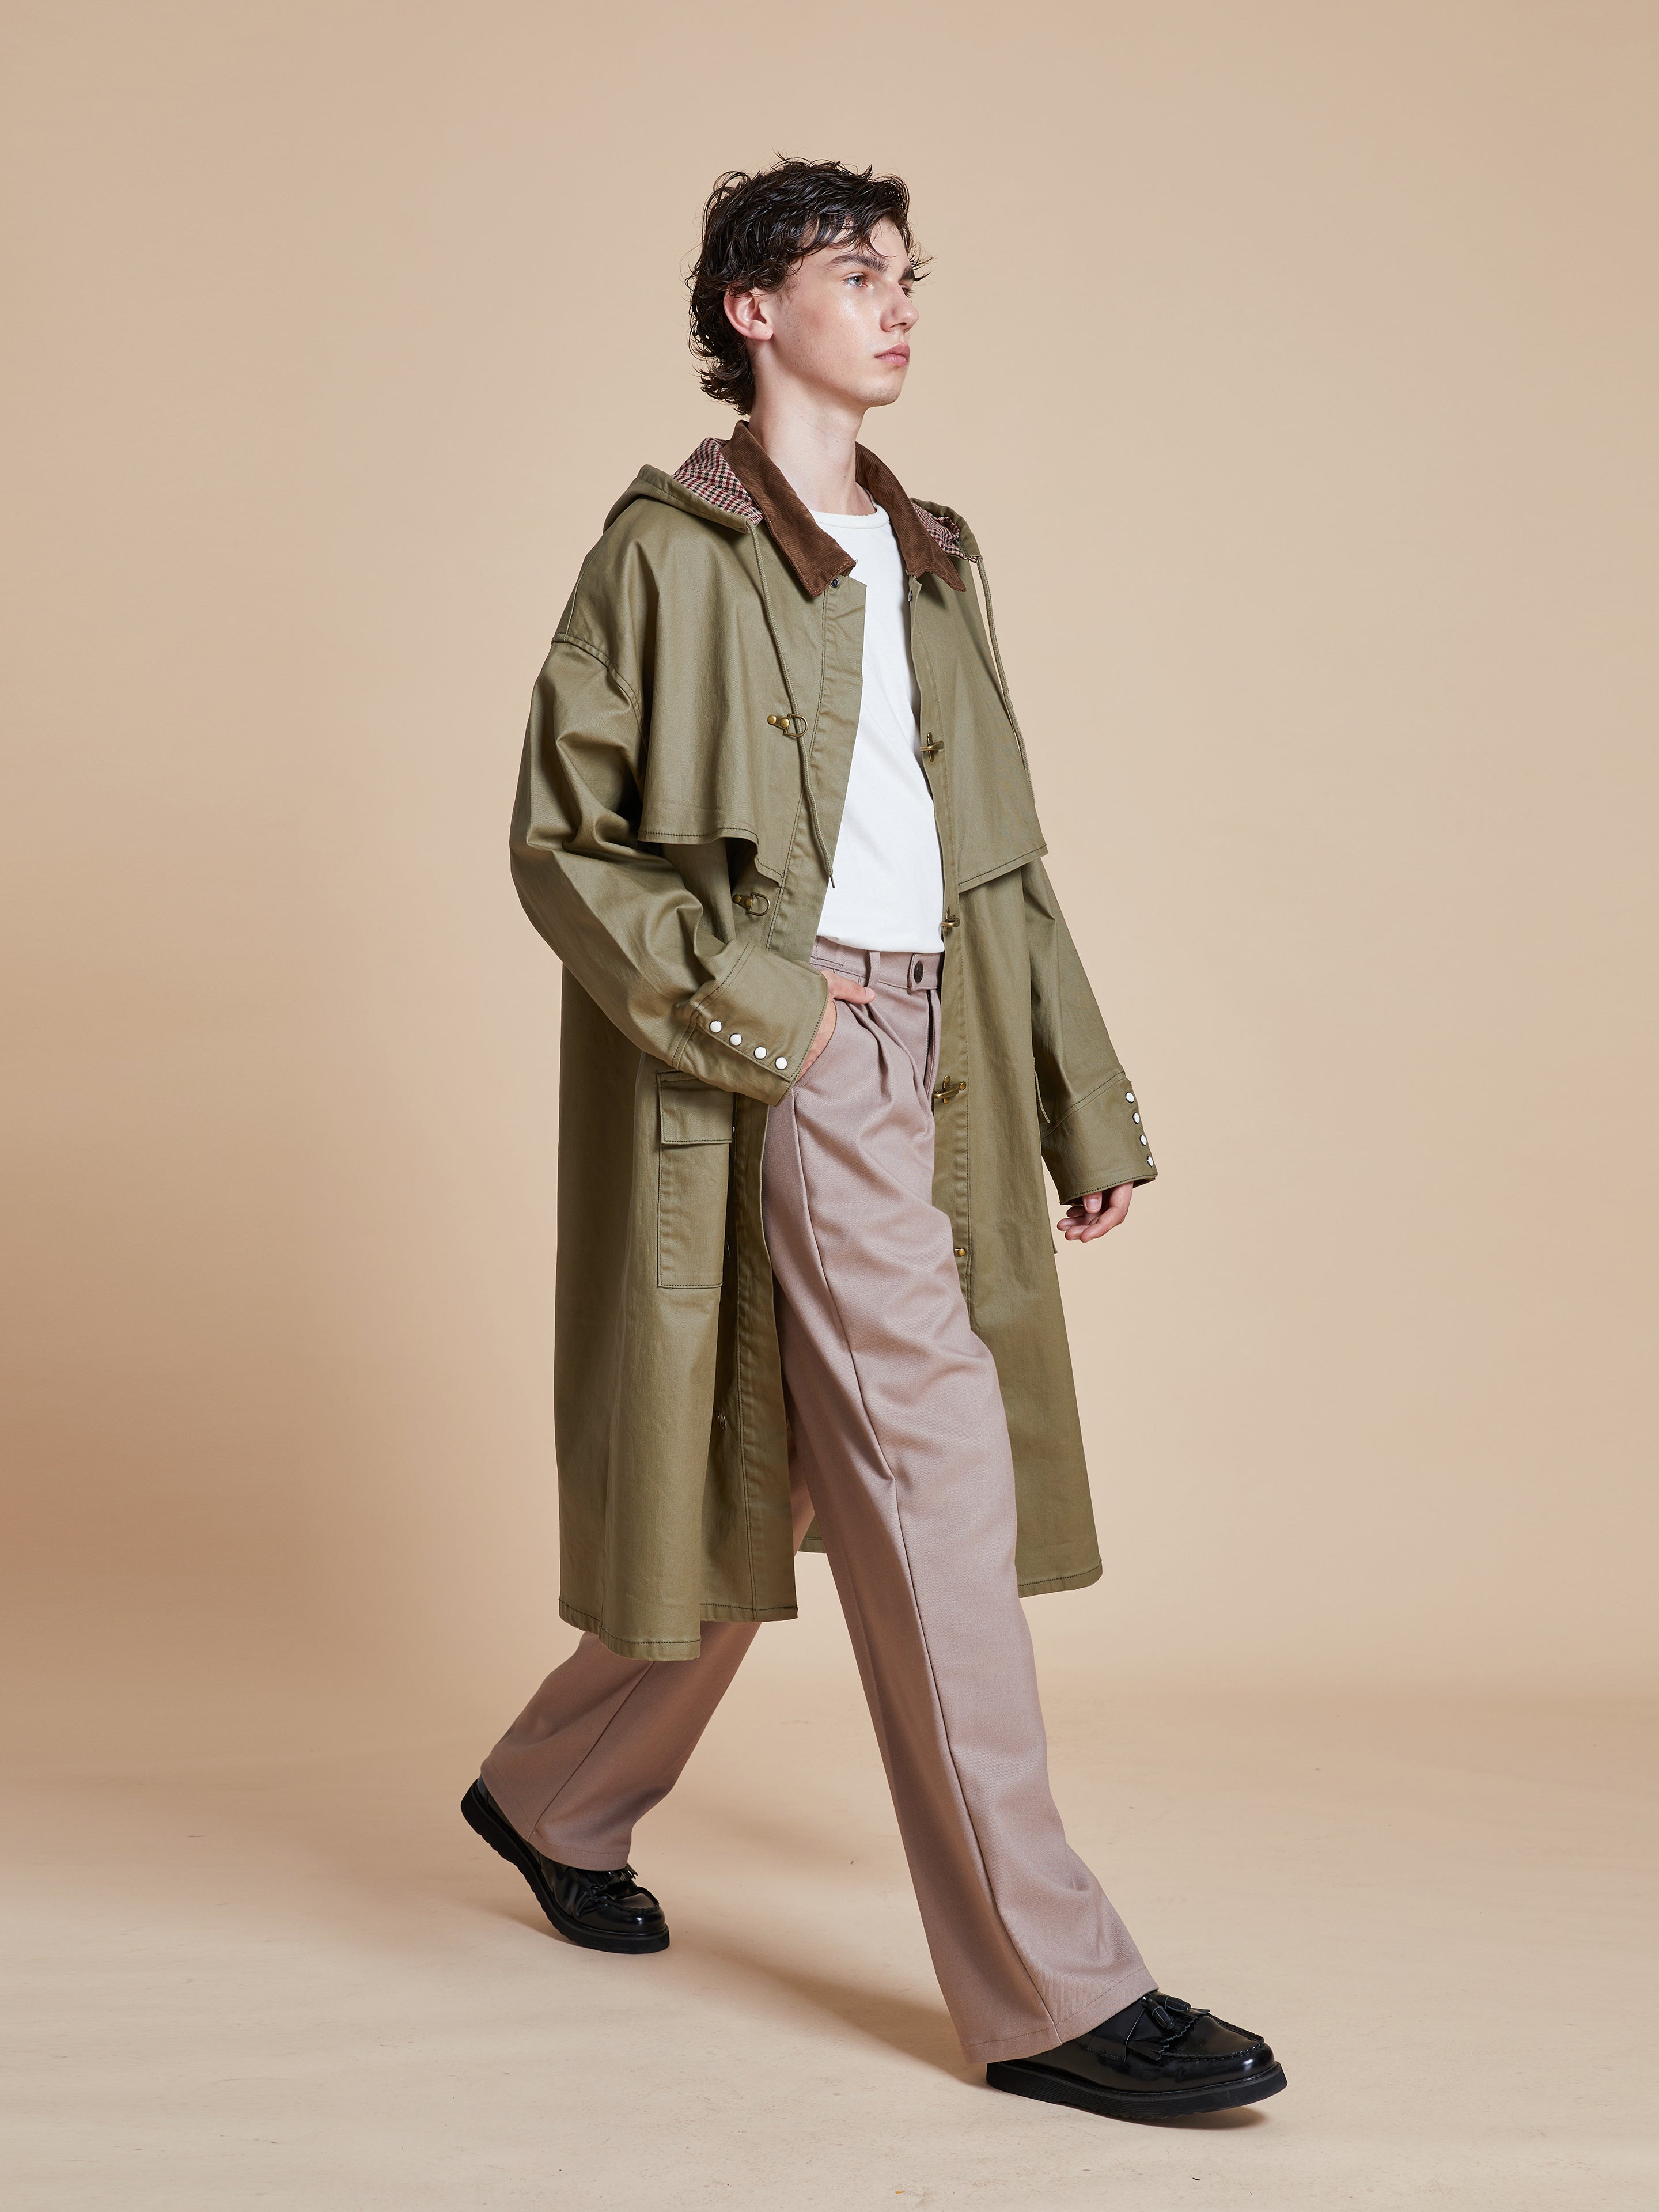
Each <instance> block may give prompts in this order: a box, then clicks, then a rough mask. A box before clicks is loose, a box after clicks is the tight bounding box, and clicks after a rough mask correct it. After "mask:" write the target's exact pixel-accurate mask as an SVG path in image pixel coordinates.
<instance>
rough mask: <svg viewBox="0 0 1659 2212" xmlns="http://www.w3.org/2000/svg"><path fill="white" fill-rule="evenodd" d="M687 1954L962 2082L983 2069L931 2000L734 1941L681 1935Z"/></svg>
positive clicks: (677, 1941) (680, 1942)
mask: <svg viewBox="0 0 1659 2212" xmlns="http://www.w3.org/2000/svg"><path fill="white" fill-rule="evenodd" d="M674 1940H675V1944H676V1946H677V1948H679V1949H680V1950H681V1951H682V1953H690V1954H691V1955H693V1956H694V1957H696V1958H699V1959H702V1960H708V1961H710V1962H712V1963H714V1965H716V1966H723V1967H726V1968H727V1969H729V1970H730V1971H731V1972H733V1973H735V1974H737V1975H738V1976H739V1977H741V1978H744V1979H745V1980H750V1981H757V1982H762V1983H764V1984H766V1985H767V1986H768V1987H769V1989H772V1990H782V1991H784V1992H785V1993H786V1995H787V1996H791V1997H793V1999H795V2000H796V2002H798V2003H799V2004H800V2005H801V2006H802V2007H804V2008H806V2009H809V2010H811V2011H815V2012H826V2013H829V2015H831V2016H832V2017H833V2018H835V2019H836V2020H838V2021H841V2022H842V2025H843V2026H845V2027H850V2028H853V2029H854V2030H856V2032H857V2033H859V2034H860V2035H865V2036H868V2037H869V2039H871V2041H872V2042H874V2043H880V2044H884V2045H886V2047H887V2048H888V2049H889V2050H890V2051H901V2052H902V2053H903V2055H904V2056H905V2057H908V2058H914V2059H916V2060H917V2061H919V2062H920V2063H921V2064H922V2065H924V2066H931V2067H932V2068H933V2069H934V2070H935V2071H936V2072H939V2073H941V2074H948V2075H951V2077H952V2078H953V2079H954V2080H956V2081H978V2080H979V2079H980V2078H981V2070H982V2069H981V2068H979V2067H978V2066H976V2065H975V2064H974V2063H973V2062H972V2061H971V2060H969V2059H968V2058H964V2057H963V2052H962V2046H961V2045H960V2044H959V2043H958V2042H957V2039H956V2035H955V2033H954V2031H953V2030H952V2028H951V2021H950V2015H948V2014H947V2013H946V2011H945V2008H944V2006H943V2005H942V2004H939V2003H934V2004H927V2003H923V2002H920V2001H919V2000H918V1999H916V1998H915V1997H908V1996H900V1995H899V1994H898V1993H897V1992H896V1991H895V1990H880V1989H872V1988H870V1987H869V1986H868V1984H862V1983H854V1982H843V1981H839V1980H837V1979H836V1978H835V1977H834V1976H833V1975H829V1974H824V1973H817V1972H813V1971H812V1970H811V1968H809V1967H805V1966H793V1965H792V1964H790V1963H789V1961H787V1960H780V1959H775V1958H772V1957H769V1956H765V1955H763V1954H759V1953H757V1952H754V1951H748V1950H744V1949H740V1948H738V1946H736V1945H734V1944H731V1943H711V1942H706V1941H705V1940H704V1939H703V1938H702V1937H700V1936H696V1934H693V1935H690V1936H684V1937H681V1936H676V1938H675V1939H674Z"/></svg>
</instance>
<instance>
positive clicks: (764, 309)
mask: <svg viewBox="0 0 1659 2212" xmlns="http://www.w3.org/2000/svg"><path fill="white" fill-rule="evenodd" d="M771 304H772V303H771V301H770V300H769V297H768V295H766V294H765V293H764V292H754V291H749V292H740V291H739V290H738V288H737V286H736V285H735V284H728V285H727V286H726V321H727V322H728V323H730V324H731V325H732V329H733V330H734V331H736V332H737V334H738V337H740V338H742V339H744V341H745V342H746V343H749V344H751V345H756V344H760V343H764V341H765V340H766V339H768V338H769V337H771V336H772V335H773V331H772V316H771Z"/></svg>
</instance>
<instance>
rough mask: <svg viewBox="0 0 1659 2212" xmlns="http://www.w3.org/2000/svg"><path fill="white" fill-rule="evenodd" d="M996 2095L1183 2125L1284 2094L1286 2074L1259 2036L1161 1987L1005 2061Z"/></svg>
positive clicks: (995, 2074) (994, 2079)
mask: <svg viewBox="0 0 1659 2212" xmlns="http://www.w3.org/2000/svg"><path fill="white" fill-rule="evenodd" d="M985 2078H986V2080H987V2081H988V2082H989V2083H990V2084H991V2087H993V2088H994V2089H1011V2090H1012V2092H1013V2093H1014V2095H1015V2096H1017V2097H1038V2098H1041V2099H1042V2101H1043V2102H1044V2103H1045V2104H1048V2105H1075V2106H1078V2107H1079V2110H1080V2111H1082V2112H1103V2113H1104V2114H1105V2115H1106V2116H1107V2118H1109V2119H1114V2120H1166V2119H1178V2118H1183V2117H1185V2116H1186V2115H1188V2114H1190V2113H1193V2112H1225V2111H1226V2109H1227V2107H1228V2106H1230V2105H1254V2104H1255V2102H1256V2101H1257V2100H1258V2099H1259V2098H1261V2097H1273V2096H1277V2094H1278V2093H1279V2091H1280V2090H1281V2089H1282V2088H1283V2087H1285V2069H1284V2068H1283V2067H1282V2066H1281V2065H1280V2064H1279V2061H1278V2060H1277V2059H1276V2058H1275V2057H1273V2052H1272V2051H1270V2050H1269V2049H1268V2047H1267V2045H1266V2044H1265V2043H1264V2042H1263V2041H1262V2039H1261V2037H1260V2036H1259V2035H1252V2034H1251V2033H1250V2032H1249V2029H1248V2028H1245V2027H1232V2026H1231V2024H1230V2023H1229V2022H1228V2021H1225V2020H1218V2019H1217V2018H1216V2016H1215V2015H1214V2014H1213V2013H1209V2012H1200V2011H1198V2010H1197V2009H1196V2008H1194V2006H1192V2005H1189V2004H1183V2003H1182V2001H1181V1999H1180V1998H1179V1997H1166V1996H1163V1995H1162V1994H1161V1993H1160V1992H1159V1991H1158V1990H1153V1992H1152V1995H1151V1996H1146V1997H1137V1998H1136V1999H1135V2002H1133V2004H1132V2005H1126V2006H1125V2007H1124V2008H1123V2010H1122V2011H1121V2012H1115V2013H1114V2014H1113V2015H1112V2016H1111V2018H1110V2019H1109V2020H1103V2021H1102V2022H1101V2023H1100V2026H1099V2027H1096V2028H1091V2030H1090V2031H1089V2033H1088V2034H1087V2035H1075V2036H1073V2038H1072V2040H1071V2041H1070V2042H1069V2043H1062V2044H1060V2045H1057V2046H1056V2048H1055V2049H1054V2050H1053V2051H1038V2053H1037V2055H1036V2057H1035V2058H1007V2059H998V2060H996V2061H995V2062H994V2063H993V2064H991V2065H989V2066H987V2068H986V2069H985Z"/></svg>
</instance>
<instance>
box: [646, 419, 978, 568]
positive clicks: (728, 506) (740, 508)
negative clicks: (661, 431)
mask: <svg viewBox="0 0 1659 2212" xmlns="http://www.w3.org/2000/svg"><path fill="white" fill-rule="evenodd" d="M674 481H675V483H677V484H684V487H685V489H687V491H691V492H696V495H697V497H698V498H699V499H706V500H707V501H708V504H709V505H710V507H719V508H720V512H721V513H722V514H736V515H740V516H741V517H742V519H743V520H744V521H745V522H758V521H760V520H762V516H761V511H760V509H759V507H757V506H756V504H755V502H754V501H753V500H752V499H750V496H749V495H748V493H747V492H746V491H745V490H744V488H743V485H742V483H740V482H739V480H738V473H737V471H736V470H735V469H734V468H733V467H732V464H731V462H730V461H728V460H727V459H726V448H725V447H724V446H722V444H721V443H720V440H719V439H718V438H705V439H704V440H703V441H702V445H700V446H699V447H698V448H697V450H696V453H692V454H690V456H689V457H688V458H687V459H685V460H683V461H682V462H681V463H680V465H679V466H678V468H677V469H676V470H675V471H674ZM910 505H911V507H913V508H914V509H915V518H916V520H917V521H918V522H919V523H920V524H921V526H922V528H923V529H924V530H925V531H926V532H927V535H928V536H929V537H930V538H932V539H933V543H934V544H935V545H937V546H938V547H939V550H940V551H941V552H943V553H945V554H947V555H948V556H949V557H950V558H951V560H952V561H956V560H959V559H960V558H961V556H962V540H961V539H960V538H958V537H957V533H956V532H955V531H954V530H952V529H951V526H950V524H949V523H948V522H945V521H943V520H940V518H939V516H938V515H937V514H931V513H929V512H928V510H927V508H926V507H919V506H917V504H916V501H915V500H912V501H911V502H910Z"/></svg>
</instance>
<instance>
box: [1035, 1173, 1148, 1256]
mask: <svg viewBox="0 0 1659 2212" xmlns="http://www.w3.org/2000/svg"><path fill="white" fill-rule="evenodd" d="M1133 1196H1134V1185H1133V1183H1128V1182H1125V1183H1120V1184H1119V1185H1118V1186H1117V1188H1115V1190H1109V1191H1098V1190H1091V1191H1090V1192H1089V1193H1088V1194H1087V1195H1086V1196H1085V1197H1083V1198H1074V1199H1073V1200H1072V1203H1071V1205H1070V1206H1068V1207H1067V1208H1066V1212H1064V1213H1063V1214H1062V1215H1061V1216H1060V1219H1059V1220H1058V1221H1057V1222H1055V1224H1054V1226H1055V1228H1056V1229H1058V1230H1060V1231H1061V1232H1062V1234H1063V1235H1064V1236H1065V1238H1066V1242H1067V1243H1069V1244H1091V1243H1093V1242H1094V1240H1095V1238H1096V1237H1104V1236H1105V1235H1106V1233H1107V1232H1108V1231H1109V1230H1113V1229H1115V1228H1116V1227H1117V1225H1118V1224H1119V1223H1120V1222H1121V1220H1122V1219H1123V1218H1124V1217H1125V1216H1126V1215H1127V1212H1128V1211H1129V1200H1131V1199H1132V1198H1133Z"/></svg>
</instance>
